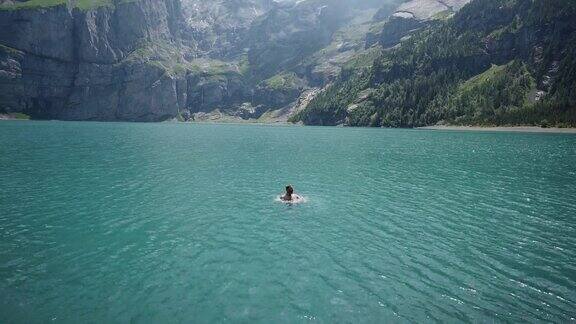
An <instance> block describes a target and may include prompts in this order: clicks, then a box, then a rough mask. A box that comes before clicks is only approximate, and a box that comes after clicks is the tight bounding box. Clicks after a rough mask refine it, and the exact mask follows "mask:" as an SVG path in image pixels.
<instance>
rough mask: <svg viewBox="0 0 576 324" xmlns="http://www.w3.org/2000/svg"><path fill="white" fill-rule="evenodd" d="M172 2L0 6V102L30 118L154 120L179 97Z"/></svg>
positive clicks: (173, 108) (182, 98) (173, 110)
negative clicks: (23, 6) (2, 8)
mask: <svg viewBox="0 0 576 324" xmlns="http://www.w3.org/2000/svg"><path fill="white" fill-rule="evenodd" d="M180 14H181V10H180V2H179V1H177V0H162V1H154V0H141V1H136V2H127V1H117V2H115V3H114V4H108V5H102V6H95V7H93V8H80V7H74V6H70V4H68V5H57V6H51V7H46V8H22V9H18V10H6V9H4V10H0V44H2V46H1V47H0V93H1V94H2V95H0V107H1V109H2V110H4V111H8V112H15V111H17V112H24V113H26V114H29V115H31V116H32V117H34V118H53V119H64V120H129V121H157V120H163V119H167V118H171V117H173V116H175V115H177V113H178V109H179V107H181V106H184V105H185V102H186V85H185V84H186V79H185V76H184V74H182V73H179V72H181V71H179V70H178V63H179V62H180V61H181V60H182V59H181V58H180V57H179V56H180V54H179V51H177V50H174V48H178V46H179V41H178V40H179V39H180V35H179V33H180V26H179V24H180V23H181V16H180Z"/></svg>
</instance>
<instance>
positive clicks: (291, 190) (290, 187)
mask: <svg viewBox="0 0 576 324" xmlns="http://www.w3.org/2000/svg"><path fill="white" fill-rule="evenodd" d="M286 193H287V194H289V195H292V194H293V193H294V188H292V186H290V185H288V186H286Z"/></svg>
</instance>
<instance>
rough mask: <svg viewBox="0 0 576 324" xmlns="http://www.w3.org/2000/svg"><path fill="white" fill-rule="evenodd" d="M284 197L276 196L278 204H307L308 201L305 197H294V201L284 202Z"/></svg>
mask: <svg viewBox="0 0 576 324" xmlns="http://www.w3.org/2000/svg"><path fill="white" fill-rule="evenodd" d="M282 197H283V195H280V196H276V199H275V201H276V202H281V203H284V204H291V205H293V204H303V203H306V202H307V201H308V199H306V197H304V196H300V195H294V198H293V199H292V200H283V199H282Z"/></svg>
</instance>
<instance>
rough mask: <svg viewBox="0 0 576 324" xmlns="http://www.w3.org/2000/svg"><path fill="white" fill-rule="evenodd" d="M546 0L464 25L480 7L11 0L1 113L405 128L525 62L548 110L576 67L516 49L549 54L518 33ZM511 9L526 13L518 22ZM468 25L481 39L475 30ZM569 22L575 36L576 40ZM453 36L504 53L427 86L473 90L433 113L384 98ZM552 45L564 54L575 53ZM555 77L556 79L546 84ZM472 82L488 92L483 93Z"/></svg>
mask: <svg viewBox="0 0 576 324" xmlns="http://www.w3.org/2000/svg"><path fill="white" fill-rule="evenodd" d="M541 1H543V0H535V1H529V0H510V1H508V0H507V1H503V0H497V1H495V2H494V4H493V5H492V6H488V5H487V4H486V0H475V1H474V2H473V3H472V4H470V5H469V6H472V7H471V8H473V10H476V11H477V12H476V11H471V10H472V9H468V10H463V11H462V12H461V13H460V14H458V15H456V17H454V18H452V17H453V16H454V15H455V13H456V12H458V11H459V10H461V9H462V8H464V9H466V8H468V7H469V6H466V4H467V3H468V2H469V1H467V0H412V1H403V0H369V1H362V2H359V1H355V0H342V1H334V0H304V1H273V0H215V1H201V0H161V1H152V0H132V1H125V0H107V1H101V0H98V1H88V0H84V1H65V0H62V1H60V2H58V1H53V2H50V3H48V2H47V3H46V4H44V3H43V2H39V1H36V0H35V1H12V0H8V1H7V0H3V1H2V2H0V113H24V114H28V115H30V116H31V117H32V118H36V119H63V120H105V121H115V120H124V121H162V120H168V119H180V120H192V119H194V120H214V119H221V120H228V119H230V120H236V121H242V120H259V121H262V122H274V121H286V120H287V119H288V118H291V120H292V121H301V122H304V123H307V124H345V125H359V126H360V125H362V126H369V125H372V126H401V127H411V126H419V125H427V124H430V123H436V122H441V121H443V120H447V121H450V120H452V122H453V121H454V120H456V119H457V117H454V118H447V117H445V116H444V115H442V113H439V114H438V115H437V116H436V115H434V116H435V117H433V115H432V114H431V113H430V111H431V110H434V111H441V110H442V109H447V108H446V106H448V105H452V106H453V105H456V102H459V105H463V104H464V101H465V99H466V98H469V97H470V96H472V95H476V94H475V93H476V92H478V91H480V90H478V89H477V88H478V87H482V86H489V84H487V83H486V82H484V83H482V84H477V82H476V83H475V82H473V81H469V82H468V83H465V81H467V79H463V78H464V77H468V79H469V78H471V77H473V76H475V75H480V74H482V73H484V72H486V73H488V70H489V69H490V66H491V65H490V64H492V63H493V64H497V65H498V66H504V65H506V64H508V63H510V64H508V65H507V66H508V67H507V68H505V69H501V68H499V69H495V70H492V72H495V73H496V74H497V75H498V76H500V75H501V74H504V75H511V76H512V77H513V78H514V80H515V78H517V77H518V75H524V74H522V73H521V71H523V69H524V68H526V69H527V71H528V72H527V73H528V74H529V75H530V77H531V78H532V79H534V81H533V82H534V84H537V85H538V86H534V87H527V88H526V90H525V91H526V92H527V93H529V94H527V95H526V98H531V99H530V100H532V101H535V100H536V99H537V100H538V102H539V103H543V102H549V101H548V99H546V98H549V97H550V96H551V95H550V94H551V93H557V92H558V91H559V90H558V91H556V90H553V89H556V88H559V87H560V86H559V83H558V82H557V80H560V78H561V75H562V73H564V71H563V70H561V68H560V66H565V65H566V64H568V63H566V62H565V61H566V60H561V59H556V60H553V61H554V62H556V63H554V64H557V65H554V64H553V63H550V64H548V65H544V64H541V69H548V70H547V71H548V72H547V73H541V74H542V76H540V74H538V73H540V72H538V73H536V72H535V70H534V69H535V67H536V65H535V64H533V62H532V61H528V60H523V62H524V63H525V64H523V65H521V66H520V67H519V66H517V65H516V64H512V61H514V60H518V58H519V56H520V55H519V54H518V53H517V51H522V53H523V54H522V55H524V54H526V53H528V52H530V53H536V52H538V50H534V51H530V50H528V49H525V48H524V47H522V46H533V45H534V44H535V43H534V42H532V41H530V42H528V41H526V42H523V41H522V42H523V43H522V42H521V41H520V40H521V39H522V37H528V38H540V37H541V35H540V33H534V32H525V33H526V34H521V35H519V34H518V33H519V32H518V30H521V31H522V33H524V31H525V30H528V29H526V28H524V29H522V28H520V29H518V27H514V24H524V21H520V22H514V21H515V20H514V19H516V20H518V19H520V20H525V19H536V18H534V17H532V16H535V15H536V13H532V14H531V15H532V16H530V17H528V16H525V15H522V13H523V12H525V11H526V10H530V8H531V7H537V6H539V5H540V3H541ZM566 2H568V1H567V0H565V1H562V0H553V1H552V3H553V5H552V6H549V8H547V11H546V12H549V11H551V10H552V11H553V10H559V11H567V10H571V9H570V6H568V7H567V6H566V4H565V3H566ZM515 10H517V11H518V12H519V15H515V14H516V13H515V12H514V11H515ZM506 15H511V16H510V17H512V18H513V19H512V20H510V19H508V20H506V19H505V18H504V17H505V16H506ZM492 16H493V18H491V17H492ZM516 16H517V18H514V17H516ZM560 16H562V15H560ZM562 17H564V16H562ZM543 19H548V20H550V19H551V18H549V17H548V18H546V17H544V18H543ZM554 19H557V17H556V16H554ZM561 19H565V18H561ZM505 20H506V21H505ZM562 21H564V20H562ZM530 24H533V23H532V22H530ZM565 24H567V25H568V26H570V24H569V23H567V22H566V23H565ZM477 25H479V26H477ZM533 25H534V24H533ZM557 25H558V26H559V24H557ZM482 26H484V27H485V28H484V29H482V28H480V27H482ZM457 27H458V28H457ZM466 28H471V29H473V30H474V33H476V34H477V35H476V34H475V35H472V34H471V33H467V32H466V31H465V29H466ZM514 28H517V29H518V30H513V29H514ZM570 28H571V27H570ZM570 28H568V27H566V28H565V31H563V32H562V35H563V36H570V35H571V31H569V30H568V29H570ZM441 34H443V35H441ZM480 34H482V35H480ZM522 35H525V36H522ZM448 37H454V39H455V40H458V39H460V38H462V37H468V38H469V37H475V38H474V42H475V43H474V42H471V43H470V44H472V45H473V47H474V48H475V50H478V51H480V52H482V51H489V52H490V55H488V57H491V58H493V59H486V58H485V56H483V55H481V54H478V56H474V57H476V59H477V60H471V61H469V63H465V62H463V63H462V64H457V66H456V67H454V69H450V71H449V72H447V74H446V75H445V76H442V78H444V79H442V80H444V81H442V80H437V81H439V82H440V84H447V86H446V87H444V88H442V89H439V88H437V87H436V85H435V84H429V85H427V84H426V83H422V84H419V85H418V87H419V89H420V88H422V87H424V88H426V87H427V88H428V92H426V91H421V90H419V91H418V93H421V94H422V98H424V99H422V100H428V98H429V97H430V96H431V94H430V93H432V92H434V91H437V92H438V96H440V95H446V93H447V92H446V91H449V93H456V92H458V93H460V95H458V96H456V95H454V98H453V99H450V100H451V101H450V102H447V103H446V102H443V103H440V102H435V107H436V108H430V107H429V106H430V105H431V104H430V102H428V101H426V107H421V106H419V105H423V103H424V101H422V100H420V99H419V100H417V101H409V100H400V101H398V100H396V101H390V100H388V99H386V100H384V99H382V98H381V96H382V94H381V92H382V91H383V88H386V87H391V86H393V84H394V87H396V86H397V85H395V84H397V83H398V82H400V83H402V85H401V86H400V88H398V89H399V90H402V89H405V90H406V91H408V89H412V88H411V87H413V86H415V85H410V86H407V85H406V84H405V83H406V81H407V80H419V79H418V78H419V75H420V74H421V73H424V70H419V69H414V67H415V66H423V64H424V66H425V65H426V64H431V63H426V62H427V61H422V60H423V58H424V57H425V56H426V51H429V53H430V55H431V56H430V55H429V56H430V57H431V58H432V59H434V55H437V52H438V51H437V50H435V49H434V48H430V49H428V48H426V46H428V45H422V44H421V43H422V42H423V43H424V44H427V43H429V42H430V41H429V39H436V38H438V44H437V45H440V44H441V45H442V46H454V45H455V43H454V42H451V41H448V40H445V38H448ZM518 42H521V44H520V43H518ZM457 43H458V42H457ZM524 43H526V44H528V43H530V45H522V44H524ZM536 43H537V42H536ZM430 45H433V44H430ZM457 45H458V46H460V45H461V44H460V43H458V44H457ZM422 46H423V47H422ZM466 46H468V45H466ZM420 47H422V48H420ZM464 48H466V47H464ZM547 50H548V47H546V46H544V47H542V50H541V51H542V53H541V54H540V55H541V57H542V60H548V58H549V57H550V54H549V53H548V52H546V51H547ZM548 51H552V52H555V51H560V52H558V53H562V51H566V48H564V47H560V46H559V47H557V48H554V49H550V50H548ZM496 53H500V54H498V55H497V54H496ZM555 53H556V52H555ZM558 53H556V54H558ZM418 55H424V56H422V58H421V57H416V56H418ZM439 55H441V56H445V55H449V57H451V58H452V59H456V60H457V61H458V60H461V59H462V57H460V56H459V55H453V54H442V53H440V54H439ZM474 55H476V54H474ZM526 55H528V54H526ZM530 55H532V56H534V55H536V54H530ZM505 56H506V57H505ZM464 57H466V56H464ZM495 57H499V59H495ZM395 62H396V63H395ZM466 62H468V61H466ZM434 64H439V63H434ZM466 64H470V67H467V66H466ZM562 64H564V65H562ZM442 66H444V65H442V64H440V65H433V66H431V67H430V68H429V70H425V71H428V72H430V73H432V75H435V73H437V70H435V69H438V68H441V67H442ZM538 66H540V65H538ZM389 69H390V70H389ZM462 69H463V70H465V71H468V70H471V71H472V72H466V73H464V72H463V71H461V70H462ZM435 71H436V72H435ZM428 72H426V73H428ZM492 72H490V73H492ZM518 73H520V74H518ZM401 76H402V77H401ZM544 77H546V78H547V79H542V80H540V79H539V78H544ZM449 79H450V80H449ZM481 79H482V78H480V77H479V80H481ZM564 79H565V78H564V77H562V80H564ZM568 79H569V78H568ZM506 80H508V79H506ZM530 82H532V81H530ZM546 82H547V84H548V85H547V86H545V85H544V84H545V83H546ZM466 84H467V85H472V84H474V85H476V86H478V87H476V86H472V87H467V86H466ZM458 87H460V88H458ZM555 87H556V88H555ZM470 88H472V89H476V90H474V91H472V92H470ZM528 88H529V90H528ZM338 89H342V90H338ZM343 89H354V91H348V90H346V92H347V93H349V94H350V95H349V96H346V98H340V99H338V100H336V99H334V96H333V94H332V93H333V92H334V91H344V90H343ZM454 89H461V90H458V91H457V90H454ZM515 89H516V88H515ZM465 90H466V91H465ZM402 91H404V90H402ZM410 91H412V90H410ZM483 91H488V90H483ZM518 91H520V90H518ZM355 96H356V97H355ZM456 98H460V99H456ZM540 99H544V100H542V101H541V100H540ZM430 100H432V99H430ZM458 100H459V101H458ZM463 100H464V101H463ZM466 100H467V99H466ZM432 101H433V100H432ZM327 102H331V104H327ZM409 102H411V103H410V104H409V105H410V107H411V108H410V109H412V111H413V112H412V113H410V114H409V115H410V116H412V117H410V118H412V119H410V120H407V119H406V118H407V117H406V113H405V112H402V113H395V114H389V113H387V112H386V111H387V109H390V110H393V111H396V112H398V111H404V110H405V109H408V108H402V107H404V106H405V105H408V103H409ZM391 104H392V105H391ZM396 104H401V105H402V107H396V106H394V105H396ZM384 106H387V107H388V108H386V107H384ZM319 107H322V108H321V111H322V113H319V112H320V110H319ZM423 111H424V112H425V113H423ZM384 116H385V117H384ZM422 116H426V117H422ZM460 117H461V116H460ZM563 118H564V117H563ZM541 119H546V118H541ZM552 119H553V118H552ZM561 119H562V118H557V119H553V120H554V123H556V120H561ZM458 120H459V121H460V122H462V121H464V120H468V119H462V118H460V119H458ZM469 120H470V122H471V123H477V122H480V121H478V120H477V119H474V118H472V119H469Z"/></svg>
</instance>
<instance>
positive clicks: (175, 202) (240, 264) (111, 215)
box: [0, 121, 576, 323]
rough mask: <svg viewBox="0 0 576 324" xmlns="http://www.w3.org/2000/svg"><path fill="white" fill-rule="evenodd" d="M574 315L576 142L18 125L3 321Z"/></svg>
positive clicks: (0, 270)
mask: <svg viewBox="0 0 576 324" xmlns="http://www.w3.org/2000/svg"><path fill="white" fill-rule="evenodd" d="M288 183H290V184H293V185H294V186H295V188H296V191H297V192H299V193H301V194H302V195H304V196H305V197H307V199H308V202H307V203H305V204H301V205H296V206H289V205H285V204H282V203H278V202H276V201H275V198H276V196H277V195H278V194H280V193H281V191H282V190H283V187H284V186H285V185H286V184H288ZM574 318H576V136H574V135H554V134H511V133H474V132H441V131H415V130H382V129H342V128H315V127H273V126H254V125H208V124H120V123H118V124H114V123H109V124H108V123H63V122H15V121H14V122H13V121H7V122H1V123H0V322H1V323H36V322H49V321H54V322H57V323H81V322H95V323H116V322H122V323H127V322H135V323H149V322H156V323H171V322H196V323H214V322H226V321H228V322H230V321H231V322H246V323H250V322H264V323H277V322H286V323H294V322H313V323H316V322H317V323H334V322H347V323H356V322H361V323H376V322H410V321H413V322H434V321H443V322H490V323H491V322H502V321H504V322H508V321H511V322H526V321H528V322H535V321H552V322H558V323H563V322H567V321H574Z"/></svg>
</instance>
